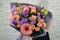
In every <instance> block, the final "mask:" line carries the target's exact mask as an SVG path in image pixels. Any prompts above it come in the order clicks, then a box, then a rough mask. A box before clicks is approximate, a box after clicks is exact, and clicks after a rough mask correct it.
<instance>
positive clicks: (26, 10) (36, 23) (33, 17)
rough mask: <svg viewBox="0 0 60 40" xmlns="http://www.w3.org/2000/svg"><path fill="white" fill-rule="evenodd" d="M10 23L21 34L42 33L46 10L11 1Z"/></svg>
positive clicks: (44, 26) (32, 34) (34, 34)
mask: <svg viewBox="0 0 60 40" xmlns="http://www.w3.org/2000/svg"><path fill="white" fill-rule="evenodd" d="M11 5H12V6H11V10H12V11H11V15H10V18H9V21H10V24H11V25H12V26H13V27H15V28H16V29H17V30H19V32H20V33H21V34H22V35H26V36H31V37H32V36H33V37H34V36H36V35H39V34H42V33H44V30H43V29H44V28H46V26H47V25H46V21H45V18H46V16H47V15H48V11H47V10H46V9H44V7H42V8H41V7H37V6H35V5H31V4H25V3H11Z"/></svg>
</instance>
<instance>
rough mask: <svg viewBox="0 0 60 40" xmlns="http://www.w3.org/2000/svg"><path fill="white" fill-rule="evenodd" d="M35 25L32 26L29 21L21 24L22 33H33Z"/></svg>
mask: <svg viewBox="0 0 60 40" xmlns="http://www.w3.org/2000/svg"><path fill="white" fill-rule="evenodd" d="M32 29H33V26H31V25H30V24H29V23H27V24H26V23H25V24H22V25H21V33H22V34H25V35H30V34H32Z"/></svg>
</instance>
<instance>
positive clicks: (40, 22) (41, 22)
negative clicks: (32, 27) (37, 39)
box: [37, 19, 46, 28]
mask: <svg viewBox="0 0 60 40" xmlns="http://www.w3.org/2000/svg"><path fill="white" fill-rule="evenodd" d="M37 25H38V26H39V27H42V26H43V28H45V27H46V23H45V22H44V19H40V21H39V22H38V23H37Z"/></svg>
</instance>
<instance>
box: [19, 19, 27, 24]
mask: <svg viewBox="0 0 60 40" xmlns="http://www.w3.org/2000/svg"><path fill="white" fill-rule="evenodd" d="M24 23H28V19H27V18H22V19H21V20H20V24H21V25H22V24H24Z"/></svg>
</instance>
